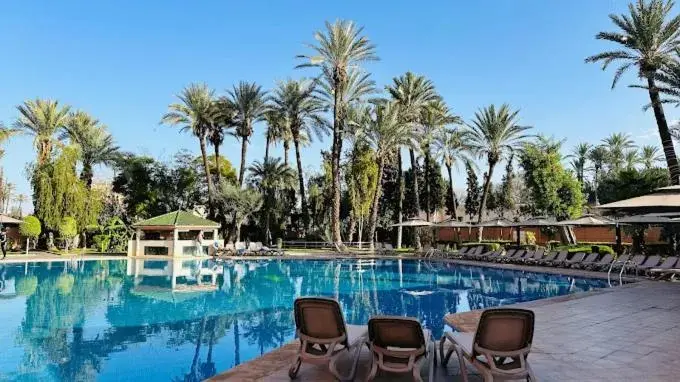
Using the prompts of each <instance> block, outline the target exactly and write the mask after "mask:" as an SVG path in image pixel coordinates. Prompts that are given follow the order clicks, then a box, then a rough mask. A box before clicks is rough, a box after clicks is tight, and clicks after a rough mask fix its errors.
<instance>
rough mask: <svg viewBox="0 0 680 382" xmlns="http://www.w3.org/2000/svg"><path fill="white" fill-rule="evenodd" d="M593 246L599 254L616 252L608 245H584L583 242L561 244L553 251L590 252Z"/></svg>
mask: <svg viewBox="0 0 680 382" xmlns="http://www.w3.org/2000/svg"><path fill="white" fill-rule="evenodd" d="M593 247H597V248H598V251H599V252H600V253H601V254H610V255H613V254H615V253H616V252H615V251H614V249H613V248H612V247H611V246H609V245H595V246H593V245H584V244H575V245H563V246H560V247H557V248H555V251H568V252H569V253H570V254H571V253H578V252H585V253H590V252H592V251H593Z"/></svg>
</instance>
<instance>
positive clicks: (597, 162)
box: [588, 145, 607, 206]
mask: <svg viewBox="0 0 680 382" xmlns="http://www.w3.org/2000/svg"><path fill="white" fill-rule="evenodd" d="M588 159H589V160H590V162H591V163H592V164H593V192H594V195H595V205H596V206H599V205H600V198H599V197H598V195H597V187H598V186H599V181H600V172H601V171H602V167H603V166H604V163H605V162H606V160H607V149H606V148H605V147H603V146H601V145H600V146H597V147H594V148H593V149H592V150H590V154H589V155H588Z"/></svg>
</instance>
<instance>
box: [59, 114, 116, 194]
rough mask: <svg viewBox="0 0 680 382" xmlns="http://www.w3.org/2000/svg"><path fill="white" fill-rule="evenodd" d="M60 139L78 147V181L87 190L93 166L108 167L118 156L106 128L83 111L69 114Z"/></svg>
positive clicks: (90, 183) (89, 185) (92, 173)
mask: <svg viewBox="0 0 680 382" xmlns="http://www.w3.org/2000/svg"><path fill="white" fill-rule="evenodd" d="M60 138H61V139H67V138H68V139H69V140H70V141H71V143H72V144H76V145H78V146H79V147H80V151H81V160H82V162H83V168H82V170H81V172H80V179H81V180H82V181H83V182H85V185H86V186H87V188H88V189H91V188H92V177H93V175H94V172H93V169H94V166H96V165H98V164H105V165H110V164H112V163H113V161H114V160H115V159H116V158H117V155H118V146H116V145H115V144H114V142H113V137H112V136H111V134H109V133H108V132H107V131H106V126H104V125H102V124H100V122H99V121H98V120H96V119H94V118H92V117H91V116H90V115H89V114H87V113H86V112H84V111H77V112H75V113H71V115H70V117H69V120H68V122H67V123H66V126H64V131H63V133H62V134H61V137H60Z"/></svg>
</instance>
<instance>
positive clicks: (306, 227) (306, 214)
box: [293, 134, 309, 236]
mask: <svg viewBox="0 0 680 382" xmlns="http://www.w3.org/2000/svg"><path fill="white" fill-rule="evenodd" d="M293 144H294V145H295V161H296V162H297V170H298V183H299V186H300V206H301V208H302V222H303V225H304V231H303V233H302V235H303V236H306V235H307V231H308V230H309V208H308V207H307V198H306V197H305V176H304V173H303V172H302V158H301V157H300V136H299V135H297V134H296V136H295V137H293Z"/></svg>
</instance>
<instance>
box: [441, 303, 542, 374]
mask: <svg viewBox="0 0 680 382" xmlns="http://www.w3.org/2000/svg"><path fill="white" fill-rule="evenodd" d="M533 336H534V313H533V312H532V311H530V310H526V309H508V308H500V309H488V310H485V311H484V312H482V315H481V317H480V319H479V324H477V331H476V332H475V333H462V332H447V333H444V336H443V337H442V339H441V341H440V343H439V351H440V354H441V359H442V366H446V364H447V363H448V360H449V358H450V357H451V354H452V353H453V352H454V351H455V352H456V355H457V356H458V361H459V362H460V374H461V379H462V380H463V381H464V382H467V380H468V376H467V366H466V361H467V362H468V363H470V364H471V365H472V366H474V367H475V369H477V371H479V373H480V374H481V375H482V377H483V379H484V380H485V381H495V380H508V379H522V380H525V379H526V380H531V381H536V377H535V376H534V373H533V371H532V370H531V367H530V366H529V361H528V360H527V357H528V356H529V352H530V351H531V345H532V341H533ZM446 341H450V342H451V343H452V347H451V348H450V349H449V350H448V352H447V353H446V355H445V354H444V345H445V342H446Z"/></svg>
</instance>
